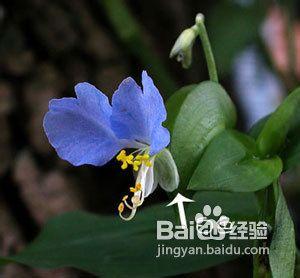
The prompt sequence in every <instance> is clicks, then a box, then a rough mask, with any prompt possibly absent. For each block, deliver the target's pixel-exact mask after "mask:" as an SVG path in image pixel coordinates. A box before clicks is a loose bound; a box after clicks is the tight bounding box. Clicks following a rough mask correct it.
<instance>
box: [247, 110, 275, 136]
mask: <svg viewBox="0 0 300 278" xmlns="http://www.w3.org/2000/svg"><path fill="white" fill-rule="evenodd" d="M270 116H271V114H269V115H267V116H265V117H263V118H261V119H260V120H258V121H257V122H256V123H255V124H254V125H253V126H252V127H251V129H250V130H249V132H248V133H249V135H250V136H251V137H253V138H254V139H257V138H258V136H259V134H260V133H261V131H262V129H263V128H264V125H265V124H266V122H267V120H268V119H269V117H270Z"/></svg>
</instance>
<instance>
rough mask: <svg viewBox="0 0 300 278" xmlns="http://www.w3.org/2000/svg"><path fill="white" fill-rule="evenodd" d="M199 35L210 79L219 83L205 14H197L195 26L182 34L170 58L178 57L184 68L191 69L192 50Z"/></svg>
mask: <svg viewBox="0 0 300 278" xmlns="http://www.w3.org/2000/svg"><path fill="white" fill-rule="evenodd" d="M197 35H198V36H199V37H200V40H201V42H202V47H203V50H204V54H205V59H206V64H207V68H208V74H209V78H210V80H211V81H214V82H218V74H217V67H216V63H215V59H214V55H213V52H212V49H211V45H210V41H209V38H208V34H207V31H206V28H205V24H204V16H203V14H197V16H196V19H195V25H193V26H192V27H191V28H188V29H185V30H184V31H183V32H182V33H181V34H180V36H179V37H178V39H177V40H176V42H175V44H174V46H173V48H172V50H171V53H170V58H173V57H176V59H177V61H178V62H181V64H182V67H183V68H189V67H190V65H191V63H192V48H193V45H194V42H195V39H196V37H197Z"/></svg>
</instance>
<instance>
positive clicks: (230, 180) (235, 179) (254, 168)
mask: <svg viewBox="0 0 300 278" xmlns="http://www.w3.org/2000/svg"><path fill="white" fill-rule="evenodd" d="M281 171H282V162H281V160H280V158H278V157H274V158H270V159H263V160H261V159H259V158H258V157H257V155H256V145H255V141H254V139H252V138H251V137H249V136H247V135H245V134H242V133H240V132H237V131H233V130H225V131H223V132H222V133H221V134H219V135H218V136H216V137H215V138H214V139H213V140H212V142H211V143H210V144H209V146H208V147H207V149H206V150H205V152H204V154H203V156H202V158H201V160H200V162H199V164H198V166H197V168H196V170H195V172H194V174H193V176H192V178H191V180H190V183H189V185H188V189H193V190H224V191H233V192H249V191H257V190H260V189H262V188H264V187H266V186H268V185H270V184H271V183H272V182H273V181H274V180H276V179H277V178H278V177H279V175H280V173H281Z"/></svg>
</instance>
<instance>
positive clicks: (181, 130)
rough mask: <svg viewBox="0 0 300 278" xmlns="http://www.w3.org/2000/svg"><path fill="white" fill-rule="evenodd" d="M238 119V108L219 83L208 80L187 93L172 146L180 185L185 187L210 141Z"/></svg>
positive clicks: (175, 124) (176, 122)
mask: <svg viewBox="0 0 300 278" xmlns="http://www.w3.org/2000/svg"><path fill="white" fill-rule="evenodd" d="M235 122H236V111H235V107H234V105H233V103H232V101H231V99H230V98H229V96H228V95H227V93H226V91H225V90H224V89H223V88H222V87H221V86H220V85H219V84H218V83H214V82H211V81H205V82H202V83H201V84H199V85H198V86H197V87H196V88H195V89H193V90H192V91H191V92H190V93H188V95H187V96H186V98H185V99H184V101H183V102H182V105H181V106H180V110H179V112H178V113H177V117H176V120H175V123H174V127H173V132H172V135H171V137H172V140H171V146H170V151H171V153H172V155H173V158H174V160H175V162H176V165H177V168H178V172H179V176H180V187H181V188H185V187H186V185H187V183H188V182H189V178H190V177H191V175H192V173H193V172H194V170H195V168H196V166H197V163H198V160H199V159H200V157H201V155H202V153H203V151H204V149H205V147H206V146H207V145H208V144H209V142H210V141H211V140H212V139H213V138H214V136H216V135H217V134H218V133H220V132H221V131H223V130H224V129H225V128H230V127H233V126H234V125H235Z"/></svg>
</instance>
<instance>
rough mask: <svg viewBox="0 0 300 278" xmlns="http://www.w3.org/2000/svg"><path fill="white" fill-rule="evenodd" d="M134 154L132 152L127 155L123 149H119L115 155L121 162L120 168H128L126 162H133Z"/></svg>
mask: <svg viewBox="0 0 300 278" xmlns="http://www.w3.org/2000/svg"><path fill="white" fill-rule="evenodd" d="M133 158H134V156H133V155H132V154H130V155H127V154H126V151H125V150H121V151H120V153H119V154H118V156H117V160H118V161H121V162H122V165H121V168H122V169H123V170H125V169H127V168H128V164H130V165H132V164H133Z"/></svg>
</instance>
